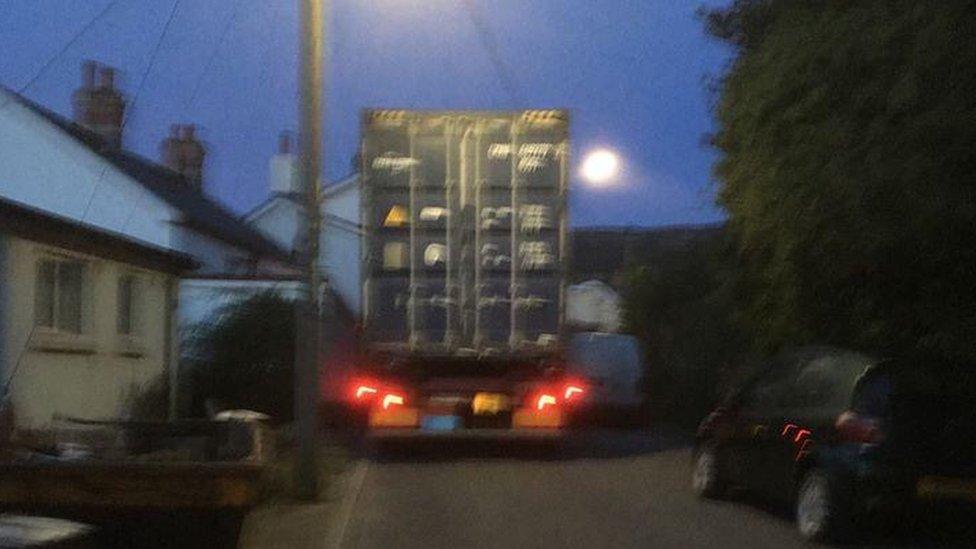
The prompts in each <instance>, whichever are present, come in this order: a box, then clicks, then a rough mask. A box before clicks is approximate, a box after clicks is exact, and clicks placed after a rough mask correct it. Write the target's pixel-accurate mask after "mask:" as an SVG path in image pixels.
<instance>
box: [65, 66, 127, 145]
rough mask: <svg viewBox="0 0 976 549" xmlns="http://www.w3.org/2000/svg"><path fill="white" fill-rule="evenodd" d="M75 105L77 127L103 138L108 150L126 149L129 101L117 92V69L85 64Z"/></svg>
mask: <svg viewBox="0 0 976 549" xmlns="http://www.w3.org/2000/svg"><path fill="white" fill-rule="evenodd" d="M96 73H97V76H98V82H97V84H96V82H95V76H96ZM71 102H72V105H73V107H74V120H75V122H76V123H77V124H79V125H81V126H84V127H85V128H88V129H89V130H91V131H93V132H95V133H97V134H98V135H100V136H101V137H102V138H103V142H104V146H106V147H109V148H115V149H117V148H119V147H121V146H122V123H123V122H124V120H125V98H124V97H122V94H121V93H119V92H118V91H117V90H116V89H115V69H113V68H112V67H105V66H101V65H99V64H98V63H96V62H95V61H91V60H88V61H85V62H84V63H82V65H81V86H80V87H79V88H78V89H76V90H75V91H74V93H73V94H72V96H71Z"/></svg>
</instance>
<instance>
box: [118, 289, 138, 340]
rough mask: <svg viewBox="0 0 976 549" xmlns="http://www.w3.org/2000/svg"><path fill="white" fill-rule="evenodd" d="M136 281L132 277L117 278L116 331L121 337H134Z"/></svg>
mask: <svg viewBox="0 0 976 549" xmlns="http://www.w3.org/2000/svg"><path fill="white" fill-rule="evenodd" d="M137 292H138V281H137V280H136V277H135V276H134V275H123V276H121V277H119V284H118V290H117V299H116V317H115V318H116V331H117V332H118V333H119V334H122V335H128V336H131V335H136V331H137V330H136V314H137V310H136V309H137V307H136V302H137Z"/></svg>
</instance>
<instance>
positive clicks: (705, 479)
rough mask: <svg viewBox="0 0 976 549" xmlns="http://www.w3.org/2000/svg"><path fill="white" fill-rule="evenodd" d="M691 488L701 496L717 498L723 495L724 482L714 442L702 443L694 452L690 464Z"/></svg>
mask: <svg viewBox="0 0 976 549" xmlns="http://www.w3.org/2000/svg"><path fill="white" fill-rule="evenodd" d="M691 488H692V490H694V492H695V495H697V496H698V497H701V498H708V499H718V498H720V497H722V496H723V495H725V489H726V483H725V479H724V478H723V475H722V467H721V464H720V457H719V452H718V449H717V448H716V447H715V445H714V444H706V445H702V447H701V448H699V449H698V451H697V452H696V453H695V461H694V464H693V465H692V472H691Z"/></svg>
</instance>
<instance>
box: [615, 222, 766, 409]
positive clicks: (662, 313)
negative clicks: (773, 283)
mask: <svg viewBox="0 0 976 549" xmlns="http://www.w3.org/2000/svg"><path fill="white" fill-rule="evenodd" d="M727 248H728V246H727V244H726V243H725V242H724V239H723V238H722V237H719V236H715V237H709V238H707V239H702V240H698V241H692V242H690V243H689V244H688V245H687V246H685V247H682V248H678V249H676V250H673V251H671V252H670V253H668V254H665V255H662V256H661V257H659V258H657V260H656V261H655V263H654V264H652V265H647V266H644V267H640V268H637V269H635V270H633V271H631V272H630V273H629V275H628V280H627V283H626V286H625V291H624V296H623V297H624V299H623V304H624V310H623V314H624V324H625V328H626V330H627V331H628V332H630V333H633V334H634V335H636V336H637V337H638V338H639V339H640V340H641V341H642V343H643V345H644V348H645V350H646V353H647V358H646V360H647V377H646V392H647V394H648V396H649V401H650V402H651V403H652V407H653V408H654V411H655V412H656V413H657V414H658V415H660V416H664V417H666V418H667V419H670V420H674V421H678V422H681V421H688V422H694V421H697V420H699V419H700V418H701V417H702V415H704V414H705V413H707V411H708V409H709V408H710V407H711V406H712V405H714V404H715V402H716V401H717V400H718V399H719V398H720V396H721V393H722V392H723V390H724V388H725V382H727V381H729V379H730V378H732V377H735V375H734V374H735V373H736V370H737V369H738V367H739V366H740V365H741V364H742V363H743V362H746V361H745V360H744V359H745V358H746V355H747V354H748V352H749V345H748V344H747V343H746V339H745V337H744V334H743V332H742V331H741V330H740V329H739V326H738V324H737V323H736V321H735V318H734V314H733V302H732V293H731V290H732V286H731V285H730V284H729V281H730V280H731V279H732V278H731V277H730V272H731V271H732V270H733V261H734V257H732V256H731V254H729V253H728V249H727Z"/></svg>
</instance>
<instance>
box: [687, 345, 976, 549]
mask: <svg viewBox="0 0 976 549" xmlns="http://www.w3.org/2000/svg"><path fill="white" fill-rule="evenodd" d="M974 376H976V370H973V369H970V368H964V367H960V366H953V365H945V364H941V363H938V362H935V361H931V360H926V359H919V358H914V359H901V360H876V359H872V358H869V357H867V356H864V355H861V354H858V353H855V352H850V351H844V350H838V349H831V348H804V349H800V350H797V351H792V352H786V353H782V354H781V355H779V356H777V357H776V358H774V359H772V360H771V361H769V362H768V363H767V364H766V365H765V366H763V367H762V368H760V370H759V371H758V373H757V374H756V375H755V376H753V377H752V378H751V379H750V380H749V381H748V382H747V383H745V384H744V385H743V386H742V388H741V389H740V390H738V391H736V392H735V393H734V395H733V396H732V397H731V398H729V399H728V400H727V401H726V402H725V403H724V404H723V405H722V406H720V407H718V408H717V409H716V410H715V411H714V412H712V413H711V414H710V415H709V416H708V417H707V418H706V419H705V420H704V421H702V423H701V425H700V427H699V429H698V434H697V444H696V450H695V462H694V468H693V487H694V489H695V491H696V492H697V493H698V494H700V495H702V496H705V497H716V496H719V495H721V494H723V492H724V491H725V490H726V489H728V488H731V487H737V488H745V489H747V490H750V491H752V492H755V493H757V494H759V495H761V496H764V497H766V498H770V499H775V500H779V501H783V502H789V503H791V504H793V505H795V508H796V519H797V526H798V529H799V531H800V533H801V535H802V536H803V537H805V538H808V539H813V540H823V539H830V538H838V537H842V536H843V535H844V534H847V533H850V529H851V526H852V525H853V524H854V522H855V520H854V519H855V518H858V517H869V516H871V515H872V513H874V514H877V513H885V512H887V513H896V512H906V511H910V510H913V509H916V508H918V507H919V506H920V505H922V504H924V505H926V506H929V504H932V503H938V502H942V501H945V502H949V501H953V502H963V503H962V506H963V508H968V504H967V503H966V502H968V503H972V502H976V415H974V409H976V408H974V407H976V390H974V387H976V384H974V382H973V378H974Z"/></svg>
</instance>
